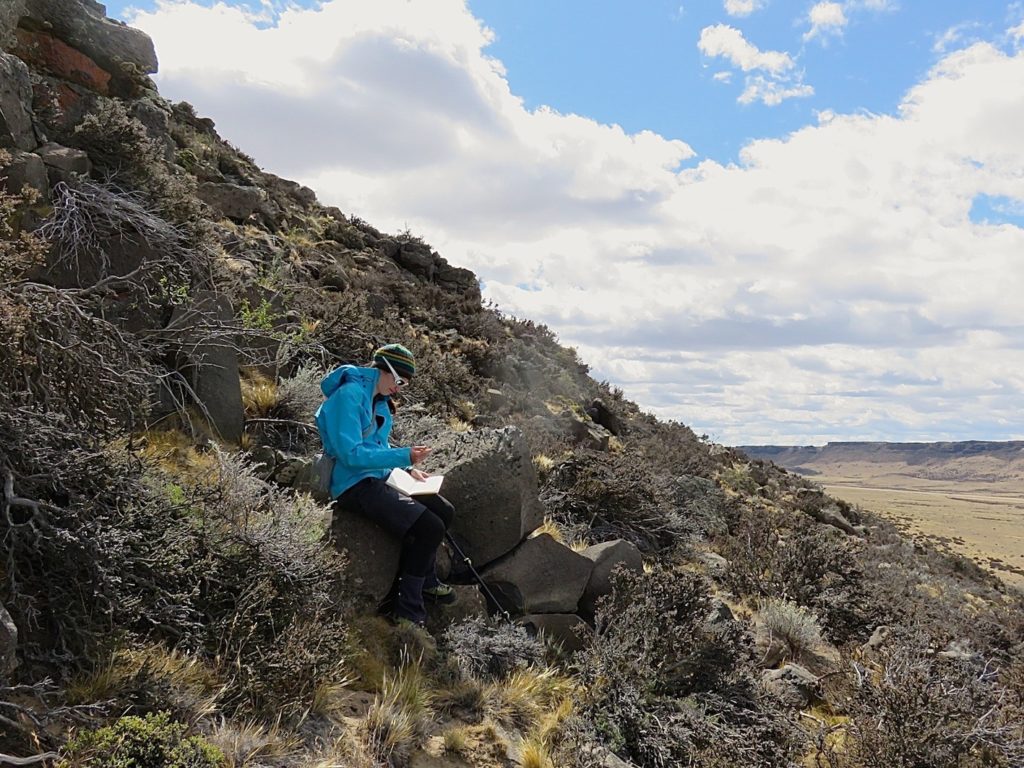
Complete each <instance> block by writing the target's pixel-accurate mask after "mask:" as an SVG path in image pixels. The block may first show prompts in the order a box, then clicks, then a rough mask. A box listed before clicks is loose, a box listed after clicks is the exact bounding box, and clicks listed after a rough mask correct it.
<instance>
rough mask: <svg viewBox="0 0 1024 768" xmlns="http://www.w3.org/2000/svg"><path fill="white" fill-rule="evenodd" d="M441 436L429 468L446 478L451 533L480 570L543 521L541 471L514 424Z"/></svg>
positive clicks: (445, 491)
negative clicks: (451, 511) (452, 508)
mask: <svg viewBox="0 0 1024 768" xmlns="http://www.w3.org/2000/svg"><path fill="white" fill-rule="evenodd" d="M437 438H438V439H437V440H431V441H430V445H433V446H434V453H433V455H432V456H431V460H430V462H429V463H428V465H427V468H428V469H429V471H431V472H433V473H435V474H443V475H444V476H445V479H444V486H443V487H442V489H441V493H442V495H444V496H445V498H447V499H448V500H449V501H451V502H452V504H454V505H455V522H454V523H453V525H452V533H453V534H455V536H456V538H457V539H458V540H459V541H460V543H462V544H463V545H464V549H465V550H466V554H467V555H469V557H470V558H472V560H473V563H474V565H475V566H476V567H477V568H480V567H482V566H484V565H486V564H487V563H490V562H492V561H493V560H496V559H497V558H499V557H501V556H502V555H504V554H505V553H507V552H509V551H511V550H512V548H513V547H515V546H516V545H517V544H518V543H519V542H520V541H522V540H523V539H524V538H526V537H527V536H528V535H529V534H530V533H532V532H533V531H534V530H536V528H537V527H538V526H539V525H540V524H541V523H542V522H543V520H544V511H543V509H542V507H541V505H540V501H539V499H538V493H537V473H536V470H534V468H533V462H532V461H531V460H530V454H529V449H528V448H527V446H526V441H525V439H524V437H523V434H522V432H520V431H519V430H518V429H515V428H514V427H505V428H503V429H494V430H480V431H475V432H464V433H450V434H449V435H438V436H437ZM410 442H412V441H410ZM573 610H575V608H574V609H573Z"/></svg>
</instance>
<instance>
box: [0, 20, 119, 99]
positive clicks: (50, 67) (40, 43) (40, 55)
mask: <svg viewBox="0 0 1024 768" xmlns="http://www.w3.org/2000/svg"><path fill="white" fill-rule="evenodd" d="M17 36H18V45H17V47H16V48H15V50H14V53H16V54H17V55H18V56H19V57H20V58H22V59H23V60H24V61H26V62H28V63H29V64H31V65H33V66H35V67H38V68H40V69H44V70H46V71H47V72H49V73H50V74H52V75H56V76H57V77H60V78H62V79H64V80H68V81H69V82H72V83H77V84H78V85H81V86H84V87H86V88H88V89H89V90H91V91H95V92H96V93H99V94H101V95H103V96H107V95H109V93H110V77H111V75H110V73H109V72H107V71H106V70H105V69H103V68H102V67H101V66H100V65H99V64H97V63H96V62H95V61H93V60H92V59H90V58H89V57H88V56H86V55H85V54H84V53H82V52H81V51H79V50H77V49H75V48H72V47H71V46H70V45H68V44H67V43H65V42H64V41H62V40H58V39H57V38H56V37H54V36H53V35H51V34H50V33H49V32H44V31H42V30H39V31H36V30H29V29H18V30H17Z"/></svg>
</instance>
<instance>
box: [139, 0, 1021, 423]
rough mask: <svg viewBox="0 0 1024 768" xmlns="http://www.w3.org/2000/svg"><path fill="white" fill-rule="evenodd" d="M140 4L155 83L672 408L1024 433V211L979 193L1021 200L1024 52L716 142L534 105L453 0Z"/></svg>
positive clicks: (769, 419) (679, 414)
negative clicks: (259, 10) (256, 10)
mask: <svg viewBox="0 0 1024 768" xmlns="http://www.w3.org/2000/svg"><path fill="white" fill-rule="evenodd" d="M135 23H136V24H137V25H138V26H140V27H142V28H143V29H144V30H145V31H147V32H148V33H149V34H150V35H152V36H153V38H154V40H155V42H156V45H157V50H158V52H159V54H160V58H161V67H162V69H161V72H160V74H159V75H158V77H157V79H158V82H159V85H160V88H161V91H162V92H163V93H164V94H165V95H166V96H168V97H170V98H176V99H187V100H189V101H191V102H192V103H193V104H195V106H196V107H197V109H198V111H199V112H200V113H202V114H205V115H209V116H211V117H213V118H214V119H215V120H216V122H217V126H218V129H219V130H220V131H221V132H222V134H223V135H224V136H225V137H226V138H228V139H229V140H230V141H232V142H233V143H234V144H236V145H237V146H239V147H241V148H243V149H244V150H245V151H247V152H248V153H250V154H252V155H253V156H255V157H256V159H257V160H258V161H259V162H260V163H262V164H264V165H265V166H266V167H267V168H268V169H269V170H272V171H274V172H275V173H279V174H281V175H283V176H286V177H290V178H294V179H296V180H297V181H300V182H302V183H304V184H308V185H309V186H311V187H313V188H314V189H315V190H316V191H317V193H318V195H319V197H320V199H321V201H323V202H324V203H327V204H333V205H338V206H339V207H341V208H342V210H344V211H346V212H348V213H352V214H355V215H358V216H361V217H362V218H364V219H366V220H368V221H370V222H372V223H373V224H375V225H376V226H378V227H380V228H382V229H385V230H392V231H395V230H399V229H403V228H404V227H405V226H408V227H409V228H411V229H412V230H413V231H414V232H416V233H417V234H420V235H422V236H423V237H424V238H425V239H426V240H427V241H428V242H430V243H431V244H432V245H434V246H435V247H436V248H437V249H438V250H439V251H440V252H441V253H442V254H443V255H444V256H445V257H446V258H448V259H449V260H450V261H452V262H453V263H455V264H459V265H462V266H467V267H469V268H471V269H473V270H475V271H476V272H477V274H478V275H479V276H480V278H481V279H482V281H483V282H484V285H485V294H486V296H487V297H488V298H490V299H493V300H495V301H496V302H497V303H498V304H499V306H501V307H502V308H504V309H505V310H507V311H510V312H513V313H515V314H518V315H522V316H526V317H530V318H533V319H535V320H538V321H541V322H545V323H548V324H549V325H550V326H551V327H552V328H553V329H554V330H555V331H557V332H558V334H559V335H560V337H561V339H562V340H563V341H564V342H565V343H567V344H572V345H574V346H576V347H577V348H578V349H579V350H580V352H581V354H582V355H583V357H584V359H585V360H587V361H588V362H590V363H591V364H592V365H593V368H594V373H595V375H596V376H598V377H599V378H606V379H608V380H609V381H611V382H612V383H615V384H617V385H619V386H621V387H623V388H624V389H625V391H626V394H627V395H628V396H630V397H632V398H634V399H636V400H638V401H639V402H640V403H641V405H643V406H644V407H645V408H648V409H651V410H654V411H655V412H657V413H658V414H660V415H662V416H664V417H668V418H675V419H679V420H681V421H683V422H685V423H688V424H691V425H692V426H694V428H695V429H697V430H698V431H703V432H708V433H709V434H711V435H712V437H714V438H716V439H719V440H723V441H726V442H738V443H747V442H762V441H765V442H767V441H772V442H802V443H810V442H819V441H821V440H825V439H843V438H845V439H851V438H864V439H908V440H909V439H955V438H967V437H975V436H978V435H984V436H987V437H990V438H992V439H998V438H1006V439H1009V438H1011V437H1017V438H1020V437H1024V430H1022V429H1021V427H1020V419H1019V413H1020V408H1019V406H1020V402H1021V401H1022V399H1024V343H1022V342H1021V339H1022V338H1024V306H1022V305H1021V303H1020V301H1019V298H1018V297H1019V296H1020V295H1021V294H1022V293H1024V270H1022V269H1021V268H1020V254H1021V252H1022V251H1024V230H1022V229H1021V228H1020V227H1017V226H1014V225H1013V224H1012V223H1006V222H1003V223H1000V222H993V223H986V222H975V221H972V219H971V215H970V212H971V209H972V205H973V203H974V200H975V199H976V198H978V196H980V195H987V196H991V197H993V198H997V199H999V200H1005V201H1010V202H1008V203H1007V205H1008V206H1009V207H1010V208H1012V206H1013V202H1012V201H1018V200H1024V140H1022V138H1021V132H1020V131H1019V130H1018V129H1017V126H1020V125H1022V124H1024V100H1022V99H1020V98H1019V94H1020V93H1022V92H1024V52H1017V53H1014V54H1011V53H1007V52H1005V51H1002V50H1000V49H998V48H996V47H994V46H992V45H989V44H985V43H977V44H974V45H972V46H970V47H968V48H964V49H961V50H958V51H954V52H952V53H950V54H948V55H946V56H945V57H944V58H943V59H942V60H941V62H940V63H939V64H938V65H937V66H936V67H935V68H934V69H933V70H932V71H931V72H929V73H928V74H927V75H926V76H925V77H923V78H922V80H921V82H920V83H919V84H918V85H917V86H915V87H914V88H912V89H911V90H909V91H908V92H907V93H906V94H905V96H904V98H903V100H902V103H901V105H900V108H899V110H898V111H897V112H895V113H894V114H890V115H884V114H883V115H871V114H859V113H858V114H841V113H836V112H830V113H828V114H827V116H826V115H825V114H824V113H823V115H822V117H821V118H820V119H817V120H815V121H814V123H813V124H811V125H808V126H806V127H804V128H802V129H801V130H798V131H795V132H794V133H792V134H790V135H787V136H784V137H781V138H772V139H763V140H758V141H753V142H751V143H749V144H748V145H747V146H746V147H745V148H744V150H743V152H742V154H741V158H740V161H739V162H738V163H736V164H721V163H717V162H714V161H712V160H708V159H700V158H694V157H693V150H692V149H690V147H689V146H688V145H687V144H686V143H684V142H682V141H675V140H668V139H666V138H664V137H662V136H659V135H657V134H655V133H653V132H649V131H641V132H637V133H629V132H626V131H624V130H622V129H621V128H620V127H618V126H616V125H609V124H602V123H599V122H597V121H595V120H592V119H590V118H587V117H585V116H580V115H567V114H561V113H559V112H557V111H555V110H552V109H546V108H544V109H536V110H532V109H527V108H526V107H525V106H524V104H523V101H522V100H521V99H520V98H518V97H517V95H516V94H514V93H513V92H512V91H511V89H510V87H509V84H508V81H507V79H506V78H505V74H504V70H503V68H502V66H501V64H500V63H499V62H497V61H495V60H494V59H493V58H492V57H490V56H489V55H488V45H489V43H490V41H491V40H492V38H493V35H492V34H491V32H490V31H489V30H487V29H486V28H485V27H483V26H482V25H481V24H480V23H479V22H478V21H477V20H476V19H475V18H474V17H473V16H472V14H471V13H470V11H469V10H468V9H467V7H466V5H465V3H464V2H462V0H435V2H431V3H430V4H429V7H427V4H420V3H409V2H405V0H344V2H341V0H329V1H328V2H325V3H323V5H322V7H320V8H317V9H292V10H288V11H286V12H284V13H282V14H281V15H280V17H278V18H276V19H275V20H273V21H271V22H270V23H268V22H267V21H265V20H263V21H260V20H256V19H254V18H252V17H249V16H246V15H245V14H243V13H241V12H238V11H236V10H232V9H230V8H227V7H225V6H223V5H214V6H212V7H210V6H207V5H204V4H200V3H197V2H196V3H194V2H182V1H179V0H165V1H164V2H162V3H161V4H160V5H159V6H158V7H157V8H156V9H155V10H153V11H150V12H144V13H139V14H137V16H136V17H135ZM713 39H714V38H713ZM717 39H718V40H719V41H721V40H725V39H727V37H726V36H720V37H719V38H717ZM728 39H731V40H733V44H735V40H736V38H735V37H734V36H733V37H731V38H728ZM741 39H742V38H741ZM720 44H721V45H723V46H726V44H725V43H720ZM726 47H727V46H726ZM751 47H753V46H751ZM728 50H730V51H731V53H730V54H726V53H725V47H723V49H722V51H723V52H722V54H721V55H722V57H723V58H727V59H728V60H729V61H733V59H732V58H731V56H732V55H733V54H735V55H736V56H738V57H739V59H738V61H745V62H747V63H750V62H761V64H764V62H772V65H771V66H751V67H750V69H746V70H744V69H743V66H742V65H741V64H739V63H736V64H735V66H736V67H737V69H739V70H742V71H743V73H744V75H745V76H746V77H747V78H748V80H747V82H746V87H750V85H751V83H754V84H756V83H757V81H756V80H752V79H750V78H757V77H760V78H764V79H765V81H766V83H771V82H772V78H773V77H774V75H775V74H777V73H778V72H782V73H783V74H785V73H792V72H793V71H794V70H795V69H796V66H795V63H793V64H790V65H787V66H782V65H781V64H779V63H778V62H779V61H786V60H788V61H790V62H792V59H790V58H789V57H788V55H785V54H782V55H783V56H785V57H786V58H785V59H778V58H775V59H764V58H761V56H762V55H763V54H762V52H759V51H757V50H756V48H755V49H754V53H753V54H752V53H751V52H750V51H749V50H746V49H743V48H742V46H740V47H735V46H734V47H732V48H729V49H728ZM709 55H710V54H709ZM772 67H774V69H773V68H772ZM779 67H782V68H781V69H779ZM722 87H725V86H722ZM763 87H765V88H766V89H767V88H769V85H765V86H763ZM774 87H779V88H787V87H789V88H793V87H799V84H798V83H797V84H794V83H790V84H789V85H786V84H784V83H781V82H777V83H776V85H775V86H774ZM753 98H758V99H765V98H772V97H767V96H762V95H757V96H756V97H753ZM687 159H691V160H698V162H696V164H695V165H685V166H684V165H682V162H683V161H684V160H687Z"/></svg>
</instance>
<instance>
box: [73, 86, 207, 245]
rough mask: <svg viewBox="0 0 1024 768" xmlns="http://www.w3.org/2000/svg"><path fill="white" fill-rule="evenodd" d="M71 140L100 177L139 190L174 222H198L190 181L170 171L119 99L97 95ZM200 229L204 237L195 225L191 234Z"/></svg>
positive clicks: (198, 209)
mask: <svg viewBox="0 0 1024 768" xmlns="http://www.w3.org/2000/svg"><path fill="white" fill-rule="evenodd" d="M71 142H72V144H73V146H75V147H77V148H79V149H82V150H84V151H85V152H86V153H87V154H88V155H89V159H90V160H91V161H92V163H93V165H94V169H95V172H96V173H98V174H100V176H101V177H103V178H105V179H107V180H110V181H113V182H114V183H116V184H117V185H118V186H121V187H122V188H127V189H135V190H138V191H140V192H142V193H143V194H145V195H146V197H147V198H148V199H149V201H150V202H151V203H152V204H153V205H155V206H156V207H157V208H158V210H160V212H161V213H162V214H164V215H166V216H168V217H170V218H171V219H173V220H174V221H177V222H180V223H189V224H192V225H198V219H199V216H200V211H201V208H200V203H199V200H198V198H197V197H196V196H195V180H194V179H193V178H192V177H191V176H189V175H187V174H176V173H174V171H173V170H172V166H170V165H169V164H168V163H167V161H166V160H165V159H164V157H163V150H162V149H161V148H160V146H159V145H158V144H157V143H156V142H155V141H154V140H153V139H152V138H151V137H150V136H149V133H148V132H147V130H146V127H145V126H144V125H143V124H142V123H141V122H140V121H139V120H138V119H136V118H135V117H132V115H131V114H129V112H128V110H127V109H126V108H125V106H124V103H122V102H121V101H118V100H117V99H100V100H99V101H98V102H97V105H96V108H95V110H94V111H92V112H90V113H88V114H87V115H85V117H83V118H82V120H81V122H80V123H79V124H78V125H76V126H75V131H74V134H73V136H72V137H71ZM200 233H202V234H203V235H205V228H204V227H202V226H196V228H194V229H193V230H192V231H191V233H190V234H192V235H197V236H198V235H200ZM199 239H201V238H199V237H196V238H193V241H194V242H196V241H198V240H199Z"/></svg>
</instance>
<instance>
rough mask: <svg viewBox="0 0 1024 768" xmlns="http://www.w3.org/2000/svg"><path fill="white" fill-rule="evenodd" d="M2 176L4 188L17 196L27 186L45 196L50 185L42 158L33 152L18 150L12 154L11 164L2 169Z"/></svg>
mask: <svg viewBox="0 0 1024 768" xmlns="http://www.w3.org/2000/svg"><path fill="white" fill-rule="evenodd" d="M0 176H2V177H5V181H4V188H5V189H6V190H7V191H8V192H10V193H12V194H15V193H17V192H20V191H21V190H22V188H23V187H24V186H26V185H28V186H29V187H31V188H32V189H34V190H36V191H37V192H39V193H40V194H41V195H43V196H45V195H46V194H47V193H48V192H49V190H50V185H49V182H48V181H47V178H46V166H45V165H43V161H42V158H40V157H39V155H36V154H33V153H31V152H22V151H21V150H20V149H16V150H14V151H12V152H11V162H10V163H9V164H8V165H7V167H6V168H3V169H0Z"/></svg>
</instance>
